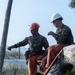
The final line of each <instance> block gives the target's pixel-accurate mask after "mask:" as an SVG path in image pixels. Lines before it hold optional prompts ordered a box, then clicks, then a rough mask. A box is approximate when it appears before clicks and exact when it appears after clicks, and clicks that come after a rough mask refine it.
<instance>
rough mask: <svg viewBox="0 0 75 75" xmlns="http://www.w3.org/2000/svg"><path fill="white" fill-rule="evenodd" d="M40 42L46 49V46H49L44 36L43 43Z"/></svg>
mask: <svg viewBox="0 0 75 75" xmlns="http://www.w3.org/2000/svg"><path fill="white" fill-rule="evenodd" d="M42 44H43V46H44V48H45V49H47V47H48V46H49V43H48V41H47V39H46V38H45V37H44V38H43V43H42Z"/></svg>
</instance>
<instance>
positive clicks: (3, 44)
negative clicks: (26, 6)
mask: <svg viewBox="0 0 75 75" xmlns="http://www.w3.org/2000/svg"><path fill="white" fill-rule="evenodd" d="M12 3H13V0H8V6H7V10H6V15H5V22H4V29H3V35H2V41H1V58H0V73H1V72H2V68H3V63H4V57H5V49H6V42H7V35H8V28H9V21H10V14H11V7H12Z"/></svg>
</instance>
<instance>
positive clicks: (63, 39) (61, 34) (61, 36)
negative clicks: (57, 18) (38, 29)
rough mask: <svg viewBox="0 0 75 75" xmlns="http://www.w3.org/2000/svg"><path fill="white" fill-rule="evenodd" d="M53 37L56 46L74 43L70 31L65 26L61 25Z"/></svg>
mask: <svg viewBox="0 0 75 75" xmlns="http://www.w3.org/2000/svg"><path fill="white" fill-rule="evenodd" d="M53 37H54V38H55V39H56V41H57V43H58V44H66V45H70V44H72V43H74V39H73V35H72V32H71V29H70V28H69V27H68V26H66V25H63V26H62V27H61V28H60V29H58V28H57V30H56V33H55V34H54V35H53Z"/></svg>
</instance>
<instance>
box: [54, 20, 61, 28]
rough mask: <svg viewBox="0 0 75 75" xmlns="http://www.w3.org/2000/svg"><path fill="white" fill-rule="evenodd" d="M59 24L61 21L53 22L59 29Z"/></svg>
mask: <svg viewBox="0 0 75 75" xmlns="http://www.w3.org/2000/svg"><path fill="white" fill-rule="evenodd" d="M59 23H60V20H55V21H53V25H54V26H55V27H56V28H58V27H59Z"/></svg>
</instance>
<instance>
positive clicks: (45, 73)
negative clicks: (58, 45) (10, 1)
mask: <svg viewBox="0 0 75 75" xmlns="http://www.w3.org/2000/svg"><path fill="white" fill-rule="evenodd" d="M61 52H62V50H61V51H60V52H59V53H58V54H57V56H56V57H55V58H54V60H53V62H52V63H51V64H50V66H49V67H48V69H47V70H46V71H45V72H44V74H43V75H47V74H48V72H49V71H50V69H51V67H52V65H53V64H54V62H55V60H56V59H57V58H58V56H59V55H60V54H61Z"/></svg>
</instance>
